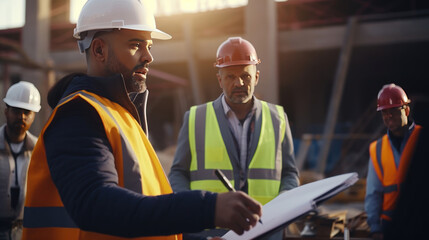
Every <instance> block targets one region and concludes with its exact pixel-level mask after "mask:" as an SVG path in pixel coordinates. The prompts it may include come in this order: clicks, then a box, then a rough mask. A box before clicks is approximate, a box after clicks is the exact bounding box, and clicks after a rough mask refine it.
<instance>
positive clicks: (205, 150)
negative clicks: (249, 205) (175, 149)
mask: <svg viewBox="0 0 429 240" xmlns="http://www.w3.org/2000/svg"><path fill="white" fill-rule="evenodd" d="M261 103H262V123H261V124H262V126H261V133H260V136H259V140H258V146H257V148H256V151H255V154H254V155H253V157H252V160H251V161H250V164H249V170H248V191H249V195H250V196H252V197H254V198H255V199H257V200H258V201H259V202H261V203H262V204H265V203H267V202H268V201H270V200H271V199H272V198H274V197H275V196H277V195H278V193H279V189H280V180H281V168H282V166H281V165H282V148H281V143H282V141H283V138H284V133H285V126H286V123H285V118H284V110H283V108H282V107H281V106H276V105H273V104H268V103H266V102H264V101H261ZM189 144H190V149H191V155H192V160H191V166H190V176H191V184H190V185H191V186H190V187H191V189H202V190H208V191H214V192H226V191H227V189H226V188H225V187H224V186H223V185H222V183H221V182H220V181H219V180H218V179H217V177H216V176H215V175H214V174H213V170H214V169H216V168H218V169H221V170H222V171H223V172H224V173H225V175H226V177H227V178H228V179H230V180H232V181H231V183H232V184H233V185H234V180H233V179H234V176H233V166H232V164H231V160H230V158H229V155H228V152H227V148H226V146H225V143H224V140H223V138H222V134H221V131H220V128H219V124H218V121H217V117H216V113H215V111H214V108H213V103H212V102H209V103H207V104H203V105H200V106H193V107H191V110H190V113H189Z"/></svg>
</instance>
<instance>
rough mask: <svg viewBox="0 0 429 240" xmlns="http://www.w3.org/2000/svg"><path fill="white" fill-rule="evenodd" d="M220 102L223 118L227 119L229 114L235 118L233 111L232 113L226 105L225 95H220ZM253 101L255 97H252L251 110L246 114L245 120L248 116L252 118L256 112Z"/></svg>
mask: <svg viewBox="0 0 429 240" xmlns="http://www.w3.org/2000/svg"><path fill="white" fill-rule="evenodd" d="M221 100H222V107H223V111H224V113H225V116H227V117H228V116H229V115H231V114H234V116H235V113H234V111H232V109H231V108H230V107H229V105H228V103H226V100H225V94H222V98H221ZM255 100H256V97H255V96H252V101H253V106H252V109H251V110H250V112H249V113H248V114H247V116H246V118H247V117H249V116H253V114H255V112H256V104H255Z"/></svg>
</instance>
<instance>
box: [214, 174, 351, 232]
mask: <svg viewBox="0 0 429 240" xmlns="http://www.w3.org/2000/svg"><path fill="white" fill-rule="evenodd" d="M357 180H358V175H357V173H346V174H342V175H338V176H334V177H330V178H326V179H322V180H319V181H316V182H312V183H308V184H305V185H302V186H300V187H297V188H294V189H292V190H289V191H287V192H284V193H282V194H280V195H278V196H277V197H276V198H274V199H273V200H271V201H270V202H268V203H267V204H265V205H264V206H263V207H262V217H261V220H262V224H261V223H259V222H258V223H257V224H256V225H255V227H253V228H252V229H250V230H249V231H247V232H244V233H243V234H242V235H237V234H236V233H235V232H233V231H229V232H227V233H226V234H225V235H224V236H223V237H222V238H224V239H226V240H249V239H254V238H256V237H258V236H261V235H263V234H265V233H267V232H269V231H271V230H273V229H275V228H277V227H279V226H282V225H285V224H287V223H290V222H291V221H293V220H295V219H296V218H298V217H300V216H302V215H303V214H305V213H308V212H309V211H311V210H314V209H316V208H317V206H318V204H320V203H322V202H323V201H324V200H327V199H329V198H331V197H333V196H335V195H336V194H338V193H340V192H341V191H343V190H345V189H346V188H348V187H350V186H351V185H353V184H354V183H355V182H356V181H357Z"/></svg>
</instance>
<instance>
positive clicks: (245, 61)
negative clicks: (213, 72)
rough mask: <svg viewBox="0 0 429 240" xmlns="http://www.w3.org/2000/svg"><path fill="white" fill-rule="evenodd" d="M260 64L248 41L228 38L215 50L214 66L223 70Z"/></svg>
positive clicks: (239, 38)
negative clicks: (229, 67) (236, 66)
mask: <svg viewBox="0 0 429 240" xmlns="http://www.w3.org/2000/svg"><path fill="white" fill-rule="evenodd" d="M260 62H261V60H260V59H259V58H258V56H257V55H256V50H255V48H254V47H253V45H252V44H251V43H250V42H249V41H247V40H245V39H243V38H241V37H230V38H228V39H227V40H226V41H225V42H223V43H222V44H221V45H220V46H219V48H218V49H217V53H216V63H215V66H216V67H218V68H223V67H228V66H235V65H250V64H258V63H260Z"/></svg>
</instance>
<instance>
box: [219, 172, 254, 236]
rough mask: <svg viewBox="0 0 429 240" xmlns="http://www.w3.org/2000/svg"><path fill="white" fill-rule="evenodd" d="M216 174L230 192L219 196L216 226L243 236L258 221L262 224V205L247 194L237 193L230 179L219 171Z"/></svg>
mask: <svg viewBox="0 0 429 240" xmlns="http://www.w3.org/2000/svg"><path fill="white" fill-rule="evenodd" d="M215 174H216V176H217V177H218V178H219V180H220V181H221V182H222V183H223V184H224V186H225V187H226V188H227V189H228V191H229V192H228V193H219V194H218V197H217V201H216V217H215V224H216V226H219V227H228V228H230V229H231V230H233V231H234V232H236V233H237V234H240V235H241V234H243V232H244V231H248V230H249V229H251V228H252V227H254V226H255V225H256V223H257V221H259V222H260V223H262V221H261V220H260V217H261V215H262V205H261V204H260V203H259V202H257V201H256V200H254V199H252V198H251V197H250V196H249V195H247V194H246V193H244V192H241V191H238V192H236V191H235V189H234V187H233V186H232V184H231V183H230V182H229V180H228V178H226V176H225V175H224V174H223V173H222V172H221V171H220V170H219V169H216V170H215ZM228 209H229V210H228ZM224 221H226V222H224ZM219 224H221V225H219ZM224 224H226V225H224Z"/></svg>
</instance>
